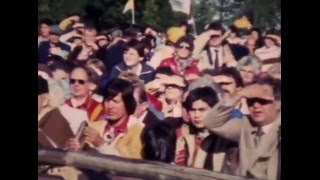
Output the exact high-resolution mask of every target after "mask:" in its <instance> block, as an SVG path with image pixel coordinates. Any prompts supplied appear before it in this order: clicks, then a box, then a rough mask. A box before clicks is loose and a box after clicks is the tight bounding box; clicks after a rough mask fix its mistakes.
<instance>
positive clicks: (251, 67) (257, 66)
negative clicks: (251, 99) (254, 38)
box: [237, 55, 262, 86]
mask: <svg viewBox="0 0 320 180" xmlns="http://www.w3.org/2000/svg"><path fill="white" fill-rule="evenodd" d="M261 66H262V63H261V61H260V59H259V58H258V57H256V56H252V55H249V56H245V57H243V58H241V59H240V60H239V61H238V66H237V69H238V71H239V72H240V75H241V78H242V80H243V83H244V85H245V86H247V85H249V84H250V83H252V81H253V79H254V77H255V76H256V75H257V74H259V73H260V71H261Z"/></svg>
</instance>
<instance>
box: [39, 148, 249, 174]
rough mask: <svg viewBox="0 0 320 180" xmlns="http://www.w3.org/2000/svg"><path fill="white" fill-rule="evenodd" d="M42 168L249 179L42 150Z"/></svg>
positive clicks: (157, 163)
mask: <svg viewBox="0 0 320 180" xmlns="http://www.w3.org/2000/svg"><path fill="white" fill-rule="evenodd" d="M38 164H39V165H41V164H53V165H68V166H74V167H76V168H84V169H89V170H94V171H97V172H106V173H110V174H112V175H117V176H125V177H133V178H142V179H172V180H173V179H174V180H176V179H197V180H209V179H210V180H218V179H219V180H235V179H236V180H242V179H243V180H244V179H245V178H242V177H238V176H231V175H226V174H221V173H216V172H212V171H208V170H204V169H196V168H189V167H183V166H176V165H171V164H165V163H160V162H153V161H145V160H139V159H127V158H122V157H116V156H110V155H101V154H90V153H85V152H67V151H62V150H55V149H50V150H49V149H39V150H38Z"/></svg>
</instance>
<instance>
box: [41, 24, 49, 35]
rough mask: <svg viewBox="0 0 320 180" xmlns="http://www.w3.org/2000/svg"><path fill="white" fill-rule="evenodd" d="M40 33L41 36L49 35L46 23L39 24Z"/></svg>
mask: <svg viewBox="0 0 320 180" xmlns="http://www.w3.org/2000/svg"><path fill="white" fill-rule="evenodd" d="M40 35H41V36H43V37H48V36H49V35H50V26H48V25H47V24H41V25H40Z"/></svg>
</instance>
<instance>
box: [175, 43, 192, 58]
mask: <svg viewBox="0 0 320 180" xmlns="http://www.w3.org/2000/svg"><path fill="white" fill-rule="evenodd" d="M176 51H177V55H178V57H179V58H181V59H185V58H188V57H189V56H190V55H191V48H190V46H189V44H187V43H184V42H183V43H181V44H180V45H179V46H178V47H177V48H176Z"/></svg>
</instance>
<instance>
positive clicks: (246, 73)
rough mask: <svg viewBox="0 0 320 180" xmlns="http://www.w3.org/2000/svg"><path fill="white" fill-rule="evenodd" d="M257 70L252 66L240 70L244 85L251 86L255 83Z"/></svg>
mask: <svg viewBox="0 0 320 180" xmlns="http://www.w3.org/2000/svg"><path fill="white" fill-rule="evenodd" d="M254 74H255V70H254V68H253V67H252V66H243V67H242V68H241V69H240V75H241V78H242V80H243V83H244V84H250V83H252V81H253V78H254Z"/></svg>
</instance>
